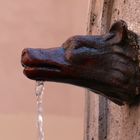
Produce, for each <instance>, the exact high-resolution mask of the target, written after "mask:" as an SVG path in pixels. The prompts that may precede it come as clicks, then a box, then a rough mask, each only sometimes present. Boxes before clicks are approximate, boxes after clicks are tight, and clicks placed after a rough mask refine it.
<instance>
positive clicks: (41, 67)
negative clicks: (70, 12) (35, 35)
mask: <svg viewBox="0 0 140 140" xmlns="http://www.w3.org/2000/svg"><path fill="white" fill-rule="evenodd" d="M137 40H138V36H137V35H136V34H135V33H134V32H132V31H130V30H128V29H127V24H126V23H125V22H124V21H122V20H120V21H117V22H115V23H114V24H113V25H112V26H111V28H110V31H109V32H108V33H106V34H104V35H98V36H93V35H84V36H82V35H78V36H73V37H70V38H69V39H68V40H67V41H66V42H64V43H63V44H62V46H61V47H58V48H53V49H52V48H51V49H31V48H28V49H25V50H24V51H23V54H22V64H23V66H24V67H25V69H24V74H25V75H26V76H27V77H28V78H30V79H32V80H43V81H53V82H62V83H68V84H74V85H78V86H82V87H86V88H88V89H89V90H91V91H94V92H95V93H97V94H101V95H103V96H105V97H107V98H108V99H110V100H112V101H113V102H115V103H117V104H119V105H123V104H125V103H128V104H132V103H133V102H135V98H136V96H137V94H138V93H137V91H136V87H138V84H139V81H140V80H139V78H140V76H139V75H140V69H139V63H138V44H137ZM99 105H100V106H101V105H102V104H99ZM99 117H100V119H101V118H102V117H101V116H99Z"/></svg>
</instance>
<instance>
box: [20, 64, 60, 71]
mask: <svg viewBox="0 0 140 140" xmlns="http://www.w3.org/2000/svg"><path fill="white" fill-rule="evenodd" d="M22 65H23V67H24V70H25V71H29V70H30V71H31V70H43V71H44V70H46V71H54V72H60V71H61V67H60V66H56V65H53V64H46V65H45V66H44V65H38V66H34V65H30V66H29V65H26V64H23V63H22Z"/></svg>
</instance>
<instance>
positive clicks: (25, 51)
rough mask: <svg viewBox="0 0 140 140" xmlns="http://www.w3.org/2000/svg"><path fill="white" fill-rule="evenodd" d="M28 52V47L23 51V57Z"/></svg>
mask: <svg viewBox="0 0 140 140" xmlns="http://www.w3.org/2000/svg"><path fill="white" fill-rule="evenodd" d="M27 53H28V48H26V49H24V50H23V51H22V55H21V57H24V56H25V55H26V54H27Z"/></svg>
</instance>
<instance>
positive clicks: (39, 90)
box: [35, 81, 45, 140]
mask: <svg viewBox="0 0 140 140" xmlns="http://www.w3.org/2000/svg"><path fill="white" fill-rule="evenodd" d="M43 93H44V82H43V81H36V89H35V94H36V102H37V128H38V140H45V134H44V127H43V105H42V96H43Z"/></svg>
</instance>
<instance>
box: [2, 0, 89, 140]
mask: <svg viewBox="0 0 140 140" xmlns="http://www.w3.org/2000/svg"><path fill="white" fill-rule="evenodd" d="M86 13H87V0H76V1H75V0H46V1H45V0H28V1H26V0H4V1H2V0H1V1H0V50H1V51H0V58H1V59H0V65H1V67H0V68H1V69H0V75H1V87H0V140H18V139H19V140H25V139H27V140H28V139H32V140H35V139H37V137H36V135H37V133H36V125H35V117H36V116H35V111H36V108H35V107H36V104H35V95H34V85H35V84H34V81H31V80H28V79H27V78H26V77H25V76H24V75H23V74H22V70H23V69H22V67H21V64H20V56H21V51H22V50H23V48H25V47H36V48H37V47H41V48H46V47H56V46H59V45H61V43H62V42H64V41H65V40H66V39H67V38H68V37H69V36H72V35H75V34H85V29H86V28H85V25H86ZM44 108H45V116H46V115H47V117H45V127H46V129H45V130H46V135H47V138H48V139H49V140H56V139H57V140H65V139H66V140H81V139H82V137H83V110H84V89H83V88H79V87H75V86H70V85H65V84H56V83H46V90H45V95H44Z"/></svg>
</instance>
